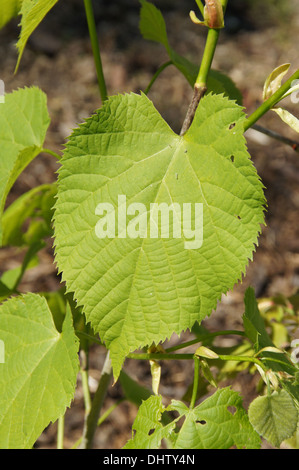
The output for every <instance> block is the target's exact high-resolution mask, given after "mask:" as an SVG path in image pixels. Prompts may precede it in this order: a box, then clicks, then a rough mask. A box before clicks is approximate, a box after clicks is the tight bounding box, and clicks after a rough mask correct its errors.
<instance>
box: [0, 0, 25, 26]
mask: <svg viewBox="0 0 299 470" xmlns="http://www.w3.org/2000/svg"><path fill="white" fill-rule="evenodd" d="M21 6H22V0H0V29H1V28H3V26H5V25H6V23H8V21H10V20H11V19H12V18H14V17H15V16H17V15H18V14H19V11H20V9H21Z"/></svg>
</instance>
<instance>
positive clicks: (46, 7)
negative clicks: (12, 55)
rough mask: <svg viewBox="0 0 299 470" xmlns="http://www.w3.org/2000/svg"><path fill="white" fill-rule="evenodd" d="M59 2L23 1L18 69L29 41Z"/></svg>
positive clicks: (53, 0)
mask: <svg viewBox="0 0 299 470" xmlns="http://www.w3.org/2000/svg"><path fill="white" fill-rule="evenodd" d="M57 2H58V0H23V2H22V8H21V11H20V13H21V15H22V19H21V33H20V38H19V40H18V42H17V48H18V51H19V56H18V62H17V67H16V68H18V66H19V63H20V60H21V57H22V55H23V52H24V49H25V46H26V44H27V41H28V39H29V37H30V36H31V34H32V33H33V31H34V30H35V29H36V28H37V26H38V25H39V24H40V22H41V21H42V20H43V19H44V17H45V16H46V14H47V13H48V12H49V11H50V10H51V8H53V6H54V5H55V4H56V3H57Z"/></svg>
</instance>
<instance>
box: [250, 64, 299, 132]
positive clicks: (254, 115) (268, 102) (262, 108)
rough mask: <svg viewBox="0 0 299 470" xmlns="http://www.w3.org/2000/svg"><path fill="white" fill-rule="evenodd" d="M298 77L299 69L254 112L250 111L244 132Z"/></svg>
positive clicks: (273, 104) (274, 103) (277, 100)
mask: <svg viewBox="0 0 299 470" xmlns="http://www.w3.org/2000/svg"><path fill="white" fill-rule="evenodd" d="M298 79H299V70H297V71H296V72H295V73H294V74H293V75H292V76H291V77H290V78H289V79H288V80H287V81H286V82H285V83H284V84H283V85H282V86H281V87H280V88H279V89H278V90H277V91H276V92H275V93H274V94H273V95H272V96H270V98H268V99H267V100H266V101H265V102H264V103H263V104H261V106H259V107H258V108H257V109H256V110H255V111H254V113H252V114H251V115H250V116H249V117H248V118H247V120H246V121H245V124H244V132H245V131H247V129H249V128H250V127H252V126H253V124H255V123H256V121H258V120H259V119H260V118H261V117H262V116H263V115H264V114H265V113H266V112H267V111H269V110H270V109H271V108H273V106H275V105H276V104H277V103H278V102H279V101H280V100H281V99H282V98H283V95H284V94H285V93H286V92H287V91H288V90H289V89H290V88H291V86H292V82H293V81H294V80H298Z"/></svg>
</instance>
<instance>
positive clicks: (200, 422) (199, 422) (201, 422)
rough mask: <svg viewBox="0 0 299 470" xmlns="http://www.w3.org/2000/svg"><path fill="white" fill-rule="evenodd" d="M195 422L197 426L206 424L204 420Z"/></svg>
mask: <svg viewBox="0 0 299 470" xmlns="http://www.w3.org/2000/svg"><path fill="white" fill-rule="evenodd" d="M196 422H197V423H198V424H202V425H204V424H207V422H206V421H205V420H204V419H202V420H199V421H196Z"/></svg>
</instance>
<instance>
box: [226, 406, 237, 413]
mask: <svg viewBox="0 0 299 470" xmlns="http://www.w3.org/2000/svg"><path fill="white" fill-rule="evenodd" d="M227 411H229V412H230V413H231V414H232V415H234V414H235V412H236V411H237V408H236V407H235V406H228V407H227Z"/></svg>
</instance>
